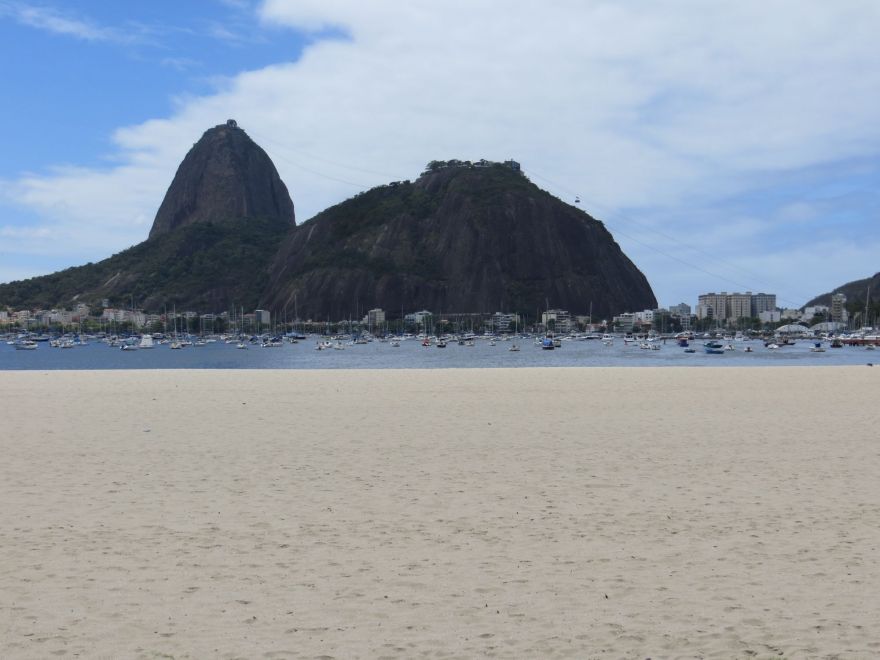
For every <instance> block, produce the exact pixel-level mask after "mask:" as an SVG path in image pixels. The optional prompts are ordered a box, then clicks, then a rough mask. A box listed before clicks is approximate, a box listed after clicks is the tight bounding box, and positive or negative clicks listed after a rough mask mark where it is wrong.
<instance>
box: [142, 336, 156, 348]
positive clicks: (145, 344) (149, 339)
mask: <svg viewBox="0 0 880 660" xmlns="http://www.w3.org/2000/svg"><path fill="white" fill-rule="evenodd" d="M138 348H153V336H152V335H141V342H140V343H139V344H138Z"/></svg>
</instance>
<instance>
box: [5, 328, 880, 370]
mask: <svg viewBox="0 0 880 660" xmlns="http://www.w3.org/2000/svg"><path fill="white" fill-rule="evenodd" d="M36 338H37V339H42V341H35V340H34V339H33V338H30V339H25V338H22V337H17V336H14V335H10V336H7V338H6V339H4V340H3V341H2V344H0V369H25V370H30V369H36V370H40V369H47V370H54V369H444V368H469V367H488V368H521V367H645V366H654V367H664V366H675V367H678V366H682V367H707V366H735V367H747V366H755V367H758V366H845V365H866V364H873V363H874V362H875V361H880V360H877V357H880V353H876V352H875V348H874V347H875V345H876V338H875V337H873V336H871V335H867V336H862V337H844V338H838V337H835V338H828V337H800V338H792V337H773V336H770V337H755V338H749V337H745V336H726V337H725V336H719V337H718V338H712V337H693V338H687V337H682V336H680V337H673V336H668V337H663V336H659V335H658V336H654V337H647V336H643V337H636V336H625V335H610V334H609V335H604V336H599V335H593V336H590V335H564V336H555V337H553V338H552V339H551V338H549V337H546V336H544V335H504V336H496V335H473V334H470V335H461V336H455V335H451V336H439V337H437V336H429V335H415V334H412V335H401V336H394V335H391V336H386V337H373V336H371V335H359V336H353V335H302V334H297V335H287V336H284V335H277V336H271V335H263V336H258V335H253V336H224V335H217V336H204V337H202V336H178V337H163V336H161V335H157V337H156V338H153V337H152V336H149V335H143V336H132V337H129V338H121V337H98V336H91V337H87V336H69V337H66V338H62V337H56V338H49V337H48V336H43V337H39V336H38V337H36ZM548 340H549V344H550V345H549V346H547V345H546V344H547V343H548ZM23 343H26V344H27V345H28V346H29V348H28V349H26V350H17V349H19V348H21V345H22V344H23ZM548 348H549V349H551V350H547V349H548ZM875 356H876V357H875Z"/></svg>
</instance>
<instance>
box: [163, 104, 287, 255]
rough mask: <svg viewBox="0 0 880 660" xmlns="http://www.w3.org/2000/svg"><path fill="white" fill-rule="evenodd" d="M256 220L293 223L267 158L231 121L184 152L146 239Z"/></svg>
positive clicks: (284, 188)
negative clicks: (198, 226) (202, 226)
mask: <svg viewBox="0 0 880 660" xmlns="http://www.w3.org/2000/svg"><path fill="white" fill-rule="evenodd" d="M248 219H261V220H268V221H270V222H271V223H272V224H277V225H278V226H281V227H290V226H292V225H293V224H295V217H294V210H293V202H292V201H291V199H290V194H289V193H288V191H287V186H285V185H284V182H283V181H282V180H281V177H279V176H278V171H277V170H276V169H275V165H274V164H273V163H272V160H271V159H270V158H269V156H268V155H267V154H266V152H265V151H263V149H261V148H260V147H259V145H257V144H256V143H255V142H254V141H253V140H251V138H250V137H249V136H248V135H247V133H245V131H244V130H242V129H241V128H240V127H239V126H238V124H237V123H236V121H235V120H234V119H230V120H229V121H227V122H226V123H225V124H219V125H218V126H215V127H214V128H211V129H208V130H207V131H205V134H204V135H202V137H201V138H200V139H199V141H198V142H196V143H195V144H194V145H193V147H192V149H190V150H189V153H187V155H186V157H185V158H184V159H183V162H182V163H181V164H180V166H179V167H178V169H177V173H176V174H175V175H174V180H173V181H172V182H171V186H170V187H169V188H168V192H167V193H165V198H164V199H163V200H162V204H161V206H160V207H159V211H158V212H157V213H156V219H155V220H154V221H153V227H152V229H151V230H150V238H151V239H152V238H155V237H156V236H160V235H162V234H166V233H168V232H171V231H173V230H175V229H177V228H178V227H183V226H186V225H191V224H194V223H200V222H211V221H225V220H242V221H247V220H248Z"/></svg>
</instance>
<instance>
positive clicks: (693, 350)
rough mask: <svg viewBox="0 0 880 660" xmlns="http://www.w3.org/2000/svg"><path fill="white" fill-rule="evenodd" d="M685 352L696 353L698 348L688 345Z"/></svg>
mask: <svg viewBox="0 0 880 660" xmlns="http://www.w3.org/2000/svg"><path fill="white" fill-rule="evenodd" d="M684 352H685V353H696V352H697V349H696V348H690V347H688V348H686V349H684Z"/></svg>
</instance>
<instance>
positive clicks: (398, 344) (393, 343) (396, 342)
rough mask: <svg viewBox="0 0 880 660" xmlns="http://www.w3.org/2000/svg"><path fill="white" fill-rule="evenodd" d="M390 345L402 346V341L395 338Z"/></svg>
mask: <svg viewBox="0 0 880 660" xmlns="http://www.w3.org/2000/svg"><path fill="white" fill-rule="evenodd" d="M390 346H391V347H392V348H400V342H399V341H398V340H397V339H394V340H392V341H391V344H390Z"/></svg>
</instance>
